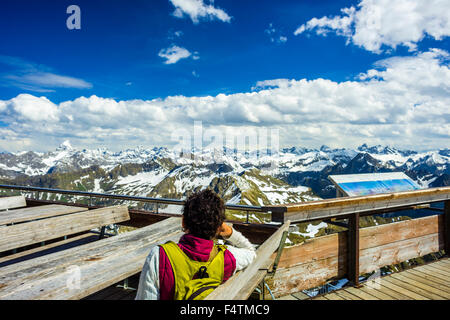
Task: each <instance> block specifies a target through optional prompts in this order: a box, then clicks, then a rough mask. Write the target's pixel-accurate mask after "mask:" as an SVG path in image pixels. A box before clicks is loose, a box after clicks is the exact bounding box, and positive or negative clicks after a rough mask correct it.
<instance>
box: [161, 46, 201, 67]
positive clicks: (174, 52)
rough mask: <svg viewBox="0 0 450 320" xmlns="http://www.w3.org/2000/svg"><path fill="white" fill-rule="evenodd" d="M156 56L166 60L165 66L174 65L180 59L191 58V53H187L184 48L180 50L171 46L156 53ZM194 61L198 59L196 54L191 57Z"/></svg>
mask: <svg viewBox="0 0 450 320" xmlns="http://www.w3.org/2000/svg"><path fill="white" fill-rule="evenodd" d="M158 56H160V57H161V58H163V59H166V60H165V61H164V63H165V64H174V63H177V62H178V61H180V60H181V59H186V58H189V57H190V56H192V53H191V52H189V50H187V49H186V48H182V47H179V46H176V45H172V46H170V47H169V48H166V49H161V50H160V51H159V53H158ZM193 59H194V60H197V59H199V56H198V52H196V54H194V56H193Z"/></svg>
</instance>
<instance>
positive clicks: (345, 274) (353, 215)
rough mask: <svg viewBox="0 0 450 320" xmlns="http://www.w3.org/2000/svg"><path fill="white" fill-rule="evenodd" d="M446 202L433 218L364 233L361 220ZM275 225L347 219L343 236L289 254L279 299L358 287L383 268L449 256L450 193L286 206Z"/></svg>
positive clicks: (279, 277) (277, 283)
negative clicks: (331, 286) (330, 283)
mask: <svg viewBox="0 0 450 320" xmlns="http://www.w3.org/2000/svg"><path fill="white" fill-rule="evenodd" d="M436 202H444V206H443V208H442V209H439V208H431V209H433V212H434V213H435V214H434V215H431V216H428V217H423V218H417V219H412V220H405V221H399V222H395V223H389V224H384V225H379V226H373V227H367V228H362V229H360V224H359V219H360V217H361V216H368V215H374V214H381V213H386V212H391V211H398V210H405V209H414V208H424V207H426V206H424V204H431V203H436ZM282 207H283V209H284V212H283V213H282V214H277V215H273V219H274V220H275V221H279V222H283V221H285V220H290V221H291V224H292V223H298V222H311V221H317V220H322V221H326V222H329V223H335V222H334V221H335V220H342V219H345V220H346V221H347V223H345V224H343V223H339V222H338V223H339V225H341V226H346V227H347V230H346V231H344V232H340V233H336V234H331V235H327V236H323V237H318V238H313V239H310V240H307V241H306V242H304V243H302V244H300V245H296V246H292V247H288V248H285V249H284V251H283V255H282V256H281V260H280V263H279V269H278V271H277V274H276V276H275V278H274V279H273V280H272V282H271V285H272V287H273V288H274V291H275V294H277V295H283V294H289V293H292V292H296V291H301V290H304V289H310V288H313V287H316V286H320V285H322V284H324V283H326V281H327V280H329V279H338V278H347V279H348V280H349V281H350V282H351V284H353V285H354V286H359V276H360V275H362V274H365V273H369V272H372V271H375V270H377V269H379V268H381V267H384V266H389V265H393V264H396V263H400V262H404V261H406V260H409V259H413V258H418V257H421V256H424V255H426V254H429V253H433V252H438V251H440V250H444V251H445V253H446V254H447V255H448V254H449V252H450V187H442V188H433V189H424V190H416V191H408V192H397V193H389V194H377V195H370V196H358V197H345V198H336V199H327V200H321V201H313V202H304V203H298V204H288V205H285V206H282Z"/></svg>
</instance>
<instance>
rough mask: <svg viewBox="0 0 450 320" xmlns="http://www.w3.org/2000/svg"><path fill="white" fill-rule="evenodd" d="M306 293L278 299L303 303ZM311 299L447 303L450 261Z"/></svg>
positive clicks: (449, 286)
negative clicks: (444, 301)
mask: <svg viewBox="0 0 450 320" xmlns="http://www.w3.org/2000/svg"><path fill="white" fill-rule="evenodd" d="M308 298H309V297H308V296H306V295H305V294H302V293H301V292H300V293H294V294H291V295H287V296H284V297H280V298H278V299H279V300H304V299H308ZM309 299H311V300H450V258H444V259H441V260H439V261H436V262H432V263H429V264H426V265H422V266H418V267H414V268H411V269H408V270H404V271H402V272H398V273H393V274H390V275H388V276H384V277H381V278H378V279H374V280H372V281H370V282H364V283H362V286H361V287H360V288H354V287H346V288H343V289H339V290H336V291H333V292H330V293H326V294H323V295H320V296H317V297H314V298H309Z"/></svg>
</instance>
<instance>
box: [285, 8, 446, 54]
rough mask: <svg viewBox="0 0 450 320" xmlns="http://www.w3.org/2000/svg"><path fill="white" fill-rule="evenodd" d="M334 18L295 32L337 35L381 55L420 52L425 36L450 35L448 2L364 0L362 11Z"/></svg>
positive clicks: (348, 11)
mask: <svg viewBox="0 0 450 320" xmlns="http://www.w3.org/2000/svg"><path fill="white" fill-rule="evenodd" d="M341 12H342V14H341V15H337V16H333V17H322V18H319V19H318V18H312V19H311V20H309V21H307V22H306V23H304V24H302V25H300V26H299V27H298V28H297V29H296V30H295V32H294V34H295V35H299V34H301V33H304V32H306V31H315V32H316V33H317V34H318V35H323V36H326V35H327V34H328V33H329V32H334V33H336V34H337V35H339V36H344V37H346V38H347V43H350V42H351V43H353V44H355V45H357V46H360V47H363V48H364V49H366V50H368V51H372V52H375V53H380V52H382V51H383V49H384V48H383V46H385V47H389V48H394V49H395V48H396V47H397V46H399V45H401V46H405V47H407V48H408V49H409V50H410V51H415V50H417V43H418V42H420V41H421V40H422V39H423V38H424V37H425V36H429V37H431V38H433V39H435V40H442V39H443V38H444V37H447V36H449V35H450V16H449V12H450V1H447V0H395V1H392V0H362V1H361V2H360V3H359V4H358V7H357V8H355V7H353V6H352V7H350V8H344V9H341Z"/></svg>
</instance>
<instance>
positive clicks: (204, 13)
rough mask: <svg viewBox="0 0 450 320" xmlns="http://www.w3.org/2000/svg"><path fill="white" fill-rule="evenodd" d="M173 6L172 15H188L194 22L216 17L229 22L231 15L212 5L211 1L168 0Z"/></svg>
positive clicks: (180, 16)
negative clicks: (207, 2)
mask: <svg viewBox="0 0 450 320" xmlns="http://www.w3.org/2000/svg"><path fill="white" fill-rule="evenodd" d="M169 1H170V2H171V3H172V5H173V6H174V7H175V11H174V12H173V15H174V16H175V17H177V18H183V17H184V16H188V17H189V18H191V20H192V22H193V23H194V24H197V23H199V21H200V20H201V19H203V20H214V19H218V20H220V21H222V22H230V21H231V17H230V16H229V15H228V14H227V13H226V12H225V11H224V10H222V9H220V8H216V7H214V5H213V4H211V3H213V1H211V3H210V4H205V3H204V2H203V0H169Z"/></svg>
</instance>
